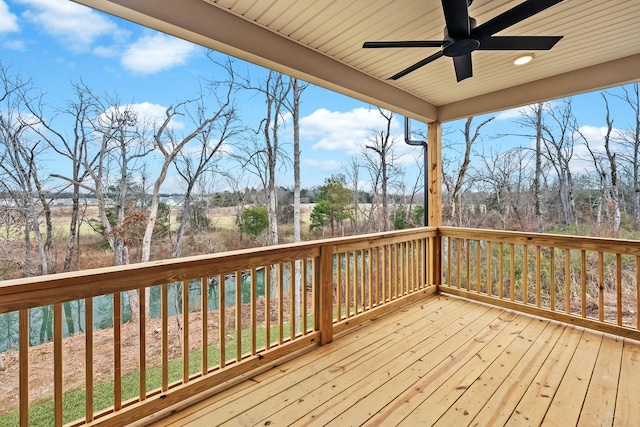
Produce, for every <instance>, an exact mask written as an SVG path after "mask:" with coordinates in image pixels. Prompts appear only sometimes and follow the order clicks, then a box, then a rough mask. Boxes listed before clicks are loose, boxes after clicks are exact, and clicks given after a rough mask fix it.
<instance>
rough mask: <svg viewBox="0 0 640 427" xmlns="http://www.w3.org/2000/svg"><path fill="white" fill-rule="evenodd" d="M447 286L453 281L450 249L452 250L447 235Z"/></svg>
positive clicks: (449, 238) (450, 241)
mask: <svg viewBox="0 0 640 427" xmlns="http://www.w3.org/2000/svg"><path fill="white" fill-rule="evenodd" d="M446 239H447V286H452V285H453V282H452V280H451V260H452V259H453V255H452V253H451V251H452V250H453V244H452V240H453V239H452V238H451V237H447V238H446Z"/></svg>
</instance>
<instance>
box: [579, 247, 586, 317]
mask: <svg viewBox="0 0 640 427" xmlns="http://www.w3.org/2000/svg"><path fill="white" fill-rule="evenodd" d="M580 294H581V295H580V296H581V298H580V314H581V315H582V317H587V251H585V250H582V251H580Z"/></svg>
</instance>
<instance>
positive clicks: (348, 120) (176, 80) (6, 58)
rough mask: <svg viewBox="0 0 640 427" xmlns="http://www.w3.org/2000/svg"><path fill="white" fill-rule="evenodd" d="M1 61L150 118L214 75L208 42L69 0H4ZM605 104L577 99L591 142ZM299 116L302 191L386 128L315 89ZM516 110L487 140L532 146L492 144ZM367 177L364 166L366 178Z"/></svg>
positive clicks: (620, 117) (58, 97) (55, 100)
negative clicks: (114, 99) (80, 86)
mask: <svg viewBox="0 0 640 427" xmlns="http://www.w3.org/2000/svg"><path fill="white" fill-rule="evenodd" d="M0 58H1V59H0V61H1V62H2V64H3V65H4V66H5V67H7V66H10V67H11V68H12V70H13V71H14V72H19V73H20V74H21V75H22V76H23V77H31V78H33V81H34V83H35V85H36V86H37V87H40V88H42V90H43V91H44V92H45V93H46V99H47V100H48V102H49V103H50V104H52V105H62V104H63V103H64V100H66V99H69V98H70V97H71V96H72V92H71V83H72V82H78V81H79V80H80V78H82V79H83V81H84V82H85V83H86V84H87V85H88V86H89V87H91V88H92V89H93V90H94V91H95V92H96V93H108V94H118V95H119V97H120V98H121V99H122V100H123V102H124V103H131V104H136V105H137V106H138V108H139V109H140V111H142V112H143V113H144V114H148V115H151V116H153V115H159V114H162V113H163V111H164V109H165V108H166V107H167V106H169V105H172V104H174V103H175V102H177V101H180V100H184V99H185V98H188V97H192V96H193V95H194V94H195V93H196V90H197V79H198V76H206V77H208V78H211V77H214V76H211V73H212V69H213V68H212V64H211V62H210V60H209V59H208V58H207V55H206V50H205V49H204V48H202V47H199V46H196V45H193V44H191V43H188V42H185V41H182V40H179V39H176V38H173V37H170V36H167V35H164V34H161V33H158V32H155V31H152V30H149V29H145V28H143V27H140V26H138V25H134V24H131V23H129V22H126V21H123V20H120V19H117V18H114V17H112V16H109V15H106V14H103V13H100V12H97V11H93V10H91V9H88V8H86V7H83V6H80V5H77V4H76V3H73V2H71V1H68V0H0ZM236 68H237V69H239V70H240V71H241V72H246V73H250V74H251V75H252V76H253V77H254V78H259V77H260V76H261V75H264V73H265V70H264V69H261V68H259V67H256V66H253V65H251V64H248V63H245V62H237V64H236ZM262 105H263V104H262V101H261V99H260V98H259V97H250V96H248V95H246V96H243V97H242V98H241V99H240V114H241V116H242V118H243V121H244V122H245V124H246V125H249V126H252V127H255V126H256V125H257V123H255V121H256V118H259V117H261V115H262V114H263V113H262ZM603 105H604V104H603V102H602V100H601V98H600V95H599V94H597V93H594V94H588V95H583V96H580V97H576V98H575V100H574V110H575V111H576V113H577V115H578V117H579V121H580V124H581V126H583V127H584V130H585V132H588V133H589V135H591V136H592V137H593V138H594V141H598V138H599V139H602V138H601V136H602V132H603V129H602V127H603V126H604V107H603ZM619 107H620V106H619V103H617V102H615V101H612V111H613V113H614V117H615V118H616V125H619V126H621V127H625V126H627V125H628V124H629V123H630V120H631V119H630V116H628V114H627V113H626V112H625V111H624V110H622V109H620V108H619ZM301 113H302V114H301V116H302V120H301V137H302V141H301V144H302V165H303V166H302V181H303V183H302V184H303V187H313V186H316V185H320V184H322V182H323V180H324V178H326V177H328V176H330V175H331V174H332V173H341V172H344V166H345V164H346V163H347V162H348V161H349V159H350V158H351V157H353V156H354V155H357V154H359V153H360V152H361V147H362V145H363V144H364V143H366V142H367V138H368V137H369V136H370V134H371V130H372V129H373V128H376V127H379V126H380V124H381V122H380V120H379V116H378V113H377V111H376V110H375V108H371V106H369V105H367V104H364V103H362V102H360V101H357V100H354V99H351V98H348V97H345V96H342V95H339V94H336V93H333V92H331V91H328V90H324V89H322V88H319V87H315V86H309V88H307V90H306V91H305V92H304V93H303V96H302V111H301ZM516 116H517V110H515V111H508V112H502V113H500V114H498V120H495V121H494V122H492V123H491V124H490V125H489V126H487V127H486V128H485V129H486V132H484V137H483V138H484V145H485V146H489V145H491V146H493V147H494V148H500V147H504V146H510V145H518V144H520V145H524V146H527V145H528V144H530V141H527V140H526V139H523V138H507V139H504V138H502V139H497V140H491V136H492V135H496V134H498V133H511V132H519V130H518V129H517V125H516V124H515V123H514V121H513V119H514V117H516ZM481 119H482V118H478V119H477V121H478V122H479V121H480V120H481ZM252 121H253V122H252ZM460 124H461V123H460V122H458V123H450V124H445V127H448V128H451V129H453V131H452V132H451V133H449V134H448V136H447V138H448V139H450V140H452V141H456V140H460V139H461V136H460V132H459V131H456V130H455V129H457V128H459V126H460ZM416 126H419V124H414V127H416ZM393 132H394V133H395V134H396V135H397V137H398V139H399V144H398V152H399V156H400V160H399V161H400V162H401V163H402V165H403V167H404V168H405V170H406V175H407V178H406V180H407V181H408V182H411V181H412V180H413V179H415V178H412V177H413V176H415V163H416V160H415V157H416V156H418V155H420V154H421V152H420V150H419V149H417V148H413V147H407V146H405V144H404V143H403V142H402V133H403V128H402V118H401V117H399V116H397V120H396V122H395V123H394V127H393ZM282 139H283V141H285V142H288V141H290V139H291V129H290V128H288V129H285V130H284V132H283V137H282ZM597 143H599V142H597ZM51 164H54V162H51ZM49 167H51V166H49ZM55 172H58V173H64V171H55ZM364 174H365V172H364V171H363V172H361V176H364ZM174 175H175V174H171V176H169V177H168V179H167V181H166V183H165V185H164V186H163V191H164V192H179V191H180V183H179V181H178V179H177V178H176V177H175V176H174ZM363 180H366V178H364V179H363ZM292 181H293V180H292V178H291V173H290V171H289V172H283V173H282V176H281V177H280V182H279V184H280V185H284V186H291V185H292V183H293V182H292Z"/></svg>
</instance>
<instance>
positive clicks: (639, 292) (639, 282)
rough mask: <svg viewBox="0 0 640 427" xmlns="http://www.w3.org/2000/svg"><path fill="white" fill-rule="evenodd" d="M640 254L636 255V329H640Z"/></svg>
mask: <svg viewBox="0 0 640 427" xmlns="http://www.w3.org/2000/svg"><path fill="white" fill-rule="evenodd" d="M639 308H640V255H636V329H638V330H640V314H638V309H639Z"/></svg>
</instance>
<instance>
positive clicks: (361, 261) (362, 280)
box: [358, 249, 367, 313]
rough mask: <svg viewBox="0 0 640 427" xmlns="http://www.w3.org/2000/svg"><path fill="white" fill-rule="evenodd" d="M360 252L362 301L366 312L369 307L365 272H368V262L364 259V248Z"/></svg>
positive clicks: (363, 310)
mask: <svg viewBox="0 0 640 427" xmlns="http://www.w3.org/2000/svg"><path fill="white" fill-rule="evenodd" d="M358 253H359V254H360V263H359V264H360V303H361V305H362V312H363V313H364V312H365V310H366V309H367V299H366V292H365V281H364V280H365V272H366V265H367V264H366V263H365V259H364V250H363V249H361V250H359V251H358Z"/></svg>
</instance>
